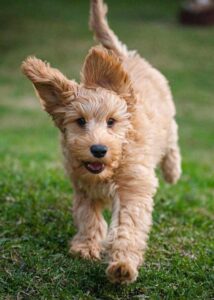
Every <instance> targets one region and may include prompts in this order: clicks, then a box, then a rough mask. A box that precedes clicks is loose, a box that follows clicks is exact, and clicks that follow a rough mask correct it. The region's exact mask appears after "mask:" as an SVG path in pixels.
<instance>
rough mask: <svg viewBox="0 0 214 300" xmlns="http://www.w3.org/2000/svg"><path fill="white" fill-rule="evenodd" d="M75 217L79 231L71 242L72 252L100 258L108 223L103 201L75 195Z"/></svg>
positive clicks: (86, 256)
mask: <svg viewBox="0 0 214 300" xmlns="http://www.w3.org/2000/svg"><path fill="white" fill-rule="evenodd" d="M73 218H74V222H75V225H76V226H77V229H78V232H77V234H76V235H75V236H74V238H73V240H72V241H71V244H70V253H71V254H73V255H80V256H81V257H83V258H86V259H100V252H101V245H102V240H103V239H105V237H106V232H107V224H106V222H105V220H104V218H103V216H102V203H99V202H95V201H92V200H89V199H86V198H85V197H84V196H83V195H81V194H78V195H76V196H75V199H74V205H73Z"/></svg>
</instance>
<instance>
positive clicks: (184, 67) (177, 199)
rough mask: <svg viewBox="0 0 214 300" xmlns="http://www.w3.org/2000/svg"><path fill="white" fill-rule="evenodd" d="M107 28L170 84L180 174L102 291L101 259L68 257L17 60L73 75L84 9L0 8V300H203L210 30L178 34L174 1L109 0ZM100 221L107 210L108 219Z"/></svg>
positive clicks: (213, 161)
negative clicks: (124, 272) (133, 261)
mask: <svg viewBox="0 0 214 300" xmlns="http://www.w3.org/2000/svg"><path fill="white" fill-rule="evenodd" d="M108 3H109V4H110V16H109V19H110V23H111V24H112V26H113V27H114V29H115V30H116V32H117V33H118V34H119V36H120V38H121V39H122V40H123V41H125V42H126V43H127V44H128V46H129V47H130V48H137V49H139V52H140V53H141V54H142V55H143V56H145V57H146V58H147V59H148V60H149V61H150V62H152V63H153V65H154V66H156V67H157V68H159V69H160V70H161V71H162V72H163V73H164V74H165V75H166V76H167V78H168V79H169V82H170V84H171V87H172V90H173V94H174V97H175V102H176V106H177V111H178V114H177V120H178V123H179V125H180V144H181V149H182V155H183V176H182V179H181V181H180V182H179V183H178V184H177V185H176V186H173V187H171V186H169V185H167V184H165V183H163V181H162V179H161V181H160V188H159V190H158V193H157V195H156V197H155V210H154V214H153V216H154V226H153V229H152V232H151V235H150V240H149V247H148V251H147V254H146V262H145V265H144V266H143V267H142V268H141V270H140V276H139V278H138V280H137V282H136V283H134V284H131V285H129V286H118V285H113V284H110V283H109V282H108V281H107V280H106V277H105V273H104V270H105V268H106V266H105V265H104V264H103V263H94V262H87V261H84V260H79V259H72V258H71V257H69V255H68V241H69V240H70V239H71V237H72V236H73V235H74V233H75V228H74V226H73V222H72V218H71V205H72V190H71V187H70V184H69V181H68V179H67V178H66V177H65V176H64V171H63V168H62V166H61V154H60V149H59V143H58V133H57V129H55V128H54V127H53V126H52V123H51V121H50V119H49V118H48V116H46V115H45V114H44V113H42V112H41V110H40V108H39V104H38V102H37V100H36V97H35V96H34V93H33V89H32V86H31V85H30V83H29V82H28V81H27V80H26V79H25V78H24V76H23V75H22V74H21V73H20V70H19V66H20V63H21V61H22V60H23V59H24V58H25V57H26V56H27V55H30V54H36V55H37V56H38V57H41V58H43V59H45V60H48V61H50V62H52V65H54V66H56V67H58V68H60V69H61V70H62V71H63V72H64V73H65V74H67V75H68V76H70V77H71V78H73V77H76V78H78V77H79V70H80V68H81V65H82V62H83V59H84V56H85V55H86V53H87V51H88V48H89V47H90V46H91V45H93V41H92V35H91V33H89V31H88V29H87V22H88V19H87V16H88V6H89V3H88V1H77V0H73V1H68V0H62V1H59V0H46V1H41V0H36V1H27V0H22V1H20V0H17V1H12V0H2V1H1V10H0V28H1V39H0V57H1V59H0V90H1V93H0V94H1V99H0V299H106V300H110V299H115V300H116V299H117V300H119V299H121V300H125V299H212V298H213V297H214V291H213V280H214V273H213V265H214V259H213V258H214V247H213V234H214V228H213V219H214V218H213V216H214V205H213V199H214V168H213V165H214V140H213V137H214V116H213V115H214V101H213V95H214V85H213V78H214V59H213V50H214V29H212V28H184V27H182V26H180V25H179V24H178V23H177V21H176V13H177V9H178V7H179V1H170V0H166V1H161V0H159V1H158V0H151V1H131V0H126V1H121V3H120V4H119V5H118V4H117V3H116V1H113V0H111V1H108ZM106 218H107V219H108V220H109V218H110V216H109V214H106Z"/></svg>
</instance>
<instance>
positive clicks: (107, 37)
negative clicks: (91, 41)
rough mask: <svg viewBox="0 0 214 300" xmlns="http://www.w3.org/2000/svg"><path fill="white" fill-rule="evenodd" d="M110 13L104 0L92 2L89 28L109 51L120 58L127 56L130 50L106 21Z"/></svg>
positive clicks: (92, 0)
mask: <svg viewBox="0 0 214 300" xmlns="http://www.w3.org/2000/svg"><path fill="white" fill-rule="evenodd" d="M107 11H108V7H107V5H106V4H105V3H104V2H103V0H91V9H90V20H89V26H90V28H91V30H92V31H94V33H95V36H96V38H97V40H98V41H100V43H101V44H102V45H103V46H104V47H105V48H107V49H110V50H113V51H114V52H115V53H116V54H117V55H119V56H127V55H128V50H127V47H126V45H124V44H123V43H122V42H121V41H120V40H119V39H118V37H117V36H116V35H115V33H114V32H113V31H112V30H111V28H110V27H109V25H108V21H107V19H106V14H107Z"/></svg>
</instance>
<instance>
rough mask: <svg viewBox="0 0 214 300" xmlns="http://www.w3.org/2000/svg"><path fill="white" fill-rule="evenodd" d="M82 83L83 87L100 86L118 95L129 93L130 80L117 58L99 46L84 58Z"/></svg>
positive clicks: (111, 52)
mask: <svg viewBox="0 0 214 300" xmlns="http://www.w3.org/2000/svg"><path fill="white" fill-rule="evenodd" d="M82 81H83V83H84V84H85V86H88V87H93V86H100V87H103V88H106V89H109V90H112V91H114V92H116V93H118V94H119V95H123V94H127V93H130V90H131V81H130V78H129V76H128V74H127V72H126V71H125V70H124V68H123V66H122V64H121V61H120V59H119V57H118V56H116V55H115V54H114V52H113V51H111V50H107V49H105V48H103V47H101V46H97V47H93V48H92V49H91V50H90V52H89V54H88V56H87V57H86V60H85V63H84V66H83V70H82Z"/></svg>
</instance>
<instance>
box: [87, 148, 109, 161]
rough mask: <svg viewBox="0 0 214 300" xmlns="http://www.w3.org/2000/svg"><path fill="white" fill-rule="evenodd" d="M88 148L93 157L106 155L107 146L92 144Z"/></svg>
mask: <svg viewBox="0 0 214 300" xmlns="http://www.w3.org/2000/svg"><path fill="white" fill-rule="evenodd" d="M90 150H91V153H92V154H93V155H94V156H95V157H98V158H100V157H104V156H105V155H106V152H107V150H108V148H107V147H106V146H105V145H92V146H91V148H90Z"/></svg>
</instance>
